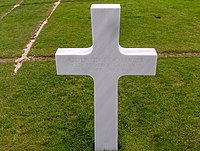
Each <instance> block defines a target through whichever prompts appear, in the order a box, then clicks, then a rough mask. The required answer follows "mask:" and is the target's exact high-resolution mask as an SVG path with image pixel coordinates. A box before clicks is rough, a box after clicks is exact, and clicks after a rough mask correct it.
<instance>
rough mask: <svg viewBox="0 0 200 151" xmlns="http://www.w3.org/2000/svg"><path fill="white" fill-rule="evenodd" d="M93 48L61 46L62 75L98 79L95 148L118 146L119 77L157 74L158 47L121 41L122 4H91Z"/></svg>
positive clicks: (58, 64) (58, 61)
mask: <svg viewBox="0 0 200 151" xmlns="http://www.w3.org/2000/svg"><path fill="white" fill-rule="evenodd" d="M91 19H92V41H93V45H92V46H91V47H90V48H59V49H58V50H57V52H56V55H55V56H56V69H57V74H58V75H90V76H91V77H92V78H93V80H94V107H95V112H94V113H95V150H104V149H105V150H118V79H119V78H120V77H121V76H124V75H155V72H156V63H157V53H156V51H155V49H154V48H122V47H121V46H120V45H119V30H120V5H119V4H93V5H92V6H91Z"/></svg>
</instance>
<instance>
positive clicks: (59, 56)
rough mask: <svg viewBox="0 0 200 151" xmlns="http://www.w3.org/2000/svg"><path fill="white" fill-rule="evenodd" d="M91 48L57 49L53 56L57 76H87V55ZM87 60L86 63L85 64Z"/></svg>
mask: <svg viewBox="0 0 200 151" xmlns="http://www.w3.org/2000/svg"><path fill="white" fill-rule="evenodd" d="M92 49H93V47H89V48H59V49H58V50H57V52H56V54H55V57H56V70H57V74H58V75H66V74H68V75H89V72H90V69H89V68H88V67H89V66H88V64H90V63H91V61H92V60H88V59H87V58H88V55H89V54H90V53H91V52H92ZM86 60H87V62H88V63H85V61H86Z"/></svg>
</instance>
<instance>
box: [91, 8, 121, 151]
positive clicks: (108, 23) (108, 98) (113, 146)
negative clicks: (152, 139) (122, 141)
mask: <svg viewBox="0 0 200 151" xmlns="http://www.w3.org/2000/svg"><path fill="white" fill-rule="evenodd" d="M99 6H100V5H92V7H91V17H92V35H93V53H95V54H97V56H101V57H102V58H104V57H105V58H106V57H108V56H107V55H108V52H110V55H114V54H112V52H113V53H118V51H111V50H118V46H119V26H120V5H112V6H113V7H108V8H106V7H99ZM111 62H112V60H111ZM104 73H105V74H101V73H98V74H97V75H95V78H94V103H95V105H94V106H95V150H102V149H107V150H117V149H118V148H117V147H118V111H117V109H118V98H117V96H118V95H117V94H118V92H117V88H118V78H117V77H114V76H115V75H113V74H110V73H109V71H106V72H104Z"/></svg>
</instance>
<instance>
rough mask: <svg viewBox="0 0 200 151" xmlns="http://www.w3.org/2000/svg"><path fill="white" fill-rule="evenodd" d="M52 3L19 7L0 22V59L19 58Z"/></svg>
mask: <svg viewBox="0 0 200 151" xmlns="http://www.w3.org/2000/svg"><path fill="white" fill-rule="evenodd" d="M52 6H53V3H48V4H41V5H38V4H32V5H31V4H30V5H21V6H20V7H18V8H16V9H15V10H13V12H12V13H10V14H9V15H8V16H6V17H5V18H3V19H2V20H0V35H1V36H0V43H1V44H0V57H1V58H3V57H19V56H21V55H22V53H23V51H22V50H23V48H24V47H25V45H26V43H28V41H29V40H30V38H31V36H32V34H33V33H34V31H35V30H36V29H37V27H38V25H39V23H40V22H41V21H42V20H44V18H45V16H46V15H47V13H48V12H49V11H50V9H51V8H52Z"/></svg>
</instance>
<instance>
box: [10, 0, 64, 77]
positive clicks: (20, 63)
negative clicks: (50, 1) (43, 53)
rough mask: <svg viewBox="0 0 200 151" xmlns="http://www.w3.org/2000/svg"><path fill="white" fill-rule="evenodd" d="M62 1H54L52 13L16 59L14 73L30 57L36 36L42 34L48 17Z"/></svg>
mask: <svg viewBox="0 0 200 151" xmlns="http://www.w3.org/2000/svg"><path fill="white" fill-rule="evenodd" d="M60 3H61V0H58V1H57V2H55V3H54V6H53V8H52V10H51V11H50V13H49V14H48V15H47V17H46V18H45V20H44V21H43V22H42V23H41V24H40V25H39V27H38V29H37V30H36V32H35V33H34V35H33V36H32V37H31V40H30V41H29V42H28V43H27V44H26V46H25V48H24V49H23V51H24V53H23V54H22V56H21V57H20V58H18V59H17V60H16V61H15V69H14V74H16V73H17V71H18V70H19V68H20V67H21V66H22V64H23V62H24V61H26V60H27V59H28V57H27V55H28V53H29V51H30V49H31V47H32V45H33V43H34V42H35V41H36V38H37V37H38V35H39V34H40V32H41V30H42V29H43V27H44V26H45V25H46V24H47V22H48V19H49V18H50V17H51V15H52V14H53V12H54V11H55V10H56V8H57V7H58V5H59V4H60Z"/></svg>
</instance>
